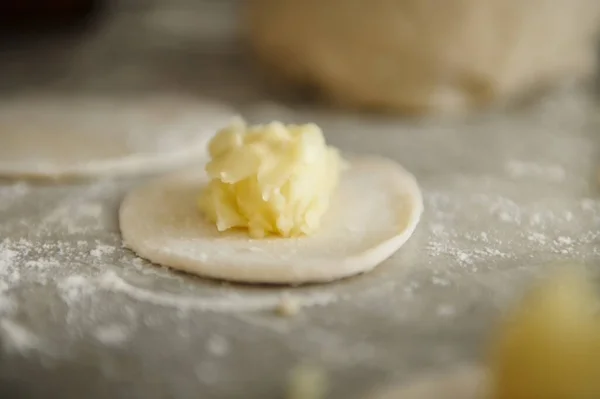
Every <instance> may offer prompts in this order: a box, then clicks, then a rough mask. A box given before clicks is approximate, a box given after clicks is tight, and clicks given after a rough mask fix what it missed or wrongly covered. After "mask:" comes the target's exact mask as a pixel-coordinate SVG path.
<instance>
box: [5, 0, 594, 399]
mask: <svg viewBox="0 0 600 399" xmlns="http://www.w3.org/2000/svg"><path fill="white" fill-rule="evenodd" d="M166 4H170V5H169V6H167V5H166ZM189 4H191V3H189V2H172V3H166V2H162V3H161V2H152V3H147V5H146V6H144V7H142V6H140V5H139V4H136V2H127V3H122V4H121V6H120V7H121V11H120V13H118V14H116V15H113V16H110V15H109V16H107V17H106V18H105V19H104V20H103V21H100V22H99V23H98V26H97V27H96V28H94V29H92V30H90V31H89V32H88V33H86V34H85V35H83V36H82V37H80V38H73V39H69V40H67V41H65V40H63V41H61V42H59V43H55V42H47V43H45V45H44V46H41V45H38V47H39V48H41V49H43V51H39V52H35V53H34V52H33V50H31V49H29V50H26V49H23V48H20V49H17V48H13V49H7V50H5V51H4V53H3V57H2V62H1V63H0V77H1V78H0V90H2V92H3V93H4V96H9V95H13V94H18V93H23V92H25V91H35V92H39V91H43V92H56V93H60V92H65V91H69V92H75V93H79V92H85V93H95V92H102V93H114V95H119V93H120V92H123V91H143V90H148V91H181V92H185V93H188V94H198V95H202V96H204V97H208V98H212V99H215V100H218V101H222V102H226V103H229V104H231V105H232V106H235V107H237V109H239V110H240V112H241V113H242V114H243V115H244V116H246V117H247V118H248V119H249V120H251V121H265V120H269V119H275V118H276V119H283V120H289V121H298V122H301V121H315V122H317V123H319V124H321V126H322V127H323V128H324V130H325V132H326V134H327V138H328V140H329V141H330V142H331V143H332V144H334V145H337V146H339V147H340V148H342V149H343V150H345V151H351V152H364V153H377V154H381V155H385V156H388V157H390V158H393V159H396V160H398V161H399V162H400V163H402V164H403V165H404V166H405V167H406V168H407V169H409V170H411V171H412V172H414V173H415V174H416V176H417V178H418V179H419V181H420V184H421V185H422V188H423V191H424V195H425V201H426V210H425V214H424V218H423V221H422V223H421V225H420V226H419V228H418V229H417V232H416V233H415V235H414V237H413V238H412V239H411V240H410V241H409V243H408V244H407V245H406V246H405V247H404V248H403V249H402V250H401V251H400V252H399V253H397V254H396V255H395V256H394V257H392V258H391V259H390V260H389V261H387V262H386V263H384V264H383V265H381V267H379V268H378V269H377V270H375V271H374V272H373V273H371V274H368V275H364V276H358V277H355V278H351V279H347V280H345V281H341V282H338V283H333V284H329V285H318V286H307V287H295V288H278V287H266V286H259V287H254V286H243V285H235V284H225V283H220V282H214V281H207V280H204V279H200V278H196V277H191V276H187V275H184V274H180V273H175V272H172V271H169V270H166V269H162V268H159V267H156V266H152V265H149V264H147V263H145V262H143V261H141V260H139V259H136V257H135V256H134V255H133V254H132V253H130V252H129V251H127V250H125V249H122V248H121V246H120V237H119V232H118V228H117V216H116V210H117V206H118V204H119V201H120V200H121V198H122V196H123V194H124V193H125V192H126V190H127V189H128V188H129V187H131V186H132V185H134V184H137V183H139V181H137V180H136V179H132V180H102V181H93V182H80V183H63V184H41V183H32V182H21V181H2V182H1V183H0V337H1V339H2V352H1V355H0V380H1V384H0V397H2V398H5V397H6V398H20V397H23V398H36V399H37V398H61V399H70V398H88V399H96V398H98V399H100V398H102V399H104V398H144V399H158V398H182V399H185V398H215V399H221V398H248V399H249V398H257V399H258V398H260V399H267V398H282V397H284V392H285V387H286V378H287V373H288V372H289V371H290V370H291V369H292V368H293V367H294V366H296V365H297V364H299V363H302V362H309V363H313V364H317V365H319V367H322V368H323V369H324V370H325V371H326V372H327V374H328V376H329V379H330V386H331V389H330V391H329V394H328V396H327V397H328V398H333V399H335V398H344V399H352V398H361V397H363V395H364V394H365V392H367V391H368V390H369V389H371V388H372V387H374V386H376V385H380V384H384V383H386V382H387V381H390V380H393V381H407V380H409V379H410V378H411V377H412V376H414V375H417V374H419V373H421V372H426V371H428V370H435V369H438V368H440V367H448V366H449V367H452V365H454V364H457V363H459V362H464V361H467V362H468V361H475V362H477V361H481V360H482V359H483V356H484V351H483V346H484V344H485V338H486V336H487V333H488V332H489V331H490V329H491V328H493V326H494V323H495V322H496V321H497V320H498V316H499V315H500V313H501V311H502V310H503V309H505V308H506V307H507V306H509V305H510V304H511V303H512V302H513V301H514V300H515V299H516V298H517V297H518V295H519V293H520V292H521V291H522V289H523V288H524V287H525V286H526V285H527V284H529V283H530V282H531V281H532V280H533V279H535V278H539V277H540V276H543V275H545V274H547V273H548V272H549V271H550V270H551V269H552V268H553V267H556V266H558V267H568V266H570V265H572V264H574V263H586V264H587V265H588V266H589V267H590V268H591V269H594V268H597V266H598V264H599V261H600V229H599V226H600V197H599V195H598V194H599V190H598V173H597V172H598V167H599V162H598V160H599V158H598V149H599V148H600V138H599V135H598V123H597V119H598V118H597V114H598V108H597V105H596V103H595V101H594V100H593V99H592V98H591V97H590V96H589V95H587V94H586V93H584V92H583V91H581V90H577V89H572V88H565V89H564V90H560V91H558V92H556V93H554V94H552V95H550V96H549V97H547V98H545V99H544V100H543V101H542V102H541V103H540V104H537V105H535V106H530V107H528V108H526V109H521V110H517V111H511V112H490V113H487V114H485V115H480V116H477V117H474V118H470V119H468V120H463V121H445V122H444V121H435V120H429V121H411V122H408V121H401V120H399V119H395V118H392V117H375V116H368V115H359V114H356V113H343V112H337V111H332V110H325V109H318V108H316V107H314V106H310V105H306V104H295V105H294V104H290V103H286V104H284V103H282V102H281V101H279V100H277V99H275V98H273V97H272V96H269V95H268V94H267V93H266V92H265V90H264V89H263V88H262V87H261V85H260V83H259V82H258V81H257V79H256V78H255V76H254V75H253V74H251V73H250V69H249V67H248V65H247V63H246V62H245V60H244V58H243V56H242V55H241V54H240V53H239V51H238V47H237V45H236V39H235V34H234V33H235V23H234V22H233V21H234V20H233V19H232V18H233V16H234V12H233V11H234V9H233V6H232V5H231V4H230V3H229V2H217V1H213V2H201V3H197V5H195V6H193V7H192V6H191V5H189ZM199 20H204V21H206V23H205V24H201V23H199V22H198V21H199ZM216 43H218V44H216ZM40 65H43V68H41V67H40ZM0 134H1V133H0ZM0 143H1V138H0ZM283 293H287V294H288V295H292V296H294V297H295V298H297V299H298V300H299V301H300V303H303V304H305V305H306V307H305V308H304V309H303V310H302V311H301V312H300V313H299V314H298V315H297V316H295V317H291V318H281V317H280V316H277V315H276V314H275V313H274V311H273V310H274V308H275V307H276V305H277V303H278V301H279V298H280V297H281V295H282V294H283Z"/></svg>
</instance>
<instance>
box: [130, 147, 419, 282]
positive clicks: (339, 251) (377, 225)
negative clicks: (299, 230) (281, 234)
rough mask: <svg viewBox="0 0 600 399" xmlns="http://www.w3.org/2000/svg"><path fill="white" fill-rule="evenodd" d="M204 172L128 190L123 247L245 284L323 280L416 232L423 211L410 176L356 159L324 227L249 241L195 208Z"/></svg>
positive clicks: (358, 267) (357, 269)
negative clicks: (303, 234)
mask: <svg viewBox="0 0 600 399" xmlns="http://www.w3.org/2000/svg"><path fill="white" fill-rule="evenodd" d="M206 183H207V177H206V174H205V173H204V172H203V171H202V169H200V168H199V169H197V170H190V171H187V172H180V173H176V174H172V175H170V176H167V177H164V178H161V179H158V180H155V181H153V182H150V183H148V184H146V185H143V186H141V187H139V188H136V189H134V190H133V191H131V192H130V193H129V194H128V195H127V196H126V198H125V199H124V201H123V203H122V204H121V209H120V227H121V233H122V235H123V240H124V242H125V245H126V246H127V247H128V248H130V249H132V250H133V251H135V252H136V253H137V254H138V255H139V256H141V257H144V258H146V259H148V260H150V261H152V262H154V263H158V264H161V265H164V266H170V267H173V268H175V269H180V270H184V271H187V272H190V273H194V274H197V275H201V276H206V277H212V278H219V279H225V280H233V281H241V282H250V283H278V284H299V283H308V282H325V281H331V280H336V279H341V278H344V277H348V276H351V275H354V274H358V273H363V272H367V271H369V270H371V269H373V268H374V267H375V266H377V265H378V264H379V263H381V262H382V261H384V260H385V259H387V258H388V257H389V256H391V255H392V254H393V253H394V252H395V251H396V250H398V248H400V246H402V244H404V243H405V242H406V240H408V238H409V237H410V236H411V234H412V233H413V231H414V229H415V227H416V226H417V223H418V222H419V218H420V216H421V213H422V210H423V200H422V196H421V192H420V190H419V187H418V185H417V182H416V180H415V178H414V177H413V176H412V175H411V174H409V173H408V172H406V171H405V170H404V169H403V168H402V167H401V166H399V165H398V164H396V163H395V162H392V161H390V160H386V159H382V158H373V157H370V158H358V159H354V160H352V161H351V162H350V167H349V168H348V170H346V171H344V173H343V174H342V178H341V181H340V185H339V187H338V190H337V193H336V195H335V196H334V198H333V199H332V204H331V206H330V210H329V211H328V213H327V214H326V215H325V217H324V221H323V226H322V228H321V229H320V230H319V231H318V232H317V233H316V234H314V235H312V236H309V237H300V238H267V239H250V238H249V237H248V235H247V233H246V232H243V231H228V232H224V233H219V232H218V231H217V230H216V228H215V226H214V225H212V224H211V223H209V222H208V221H206V220H205V219H204V218H203V216H202V215H201V214H200V212H199V211H198V207H197V198H198V195H199V193H200V192H201V190H202V187H203V186H204V185H205V184H206Z"/></svg>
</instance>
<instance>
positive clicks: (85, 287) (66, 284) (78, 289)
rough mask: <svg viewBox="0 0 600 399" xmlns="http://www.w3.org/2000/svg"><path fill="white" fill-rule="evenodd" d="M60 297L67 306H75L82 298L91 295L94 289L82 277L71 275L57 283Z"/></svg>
mask: <svg viewBox="0 0 600 399" xmlns="http://www.w3.org/2000/svg"><path fill="white" fill-rule="evenodd" d="M58 289H59V292H60V296H61V298H62V299H63V301H65V302H66V303H67V304H68V305H76V304H78V303H80V302H81V299H82V298H83V297H84V296H87V295H90V294H92V293H93V292H94V291H96V288H95V286H94V285H92V283H91V282H90V281H89V280H88V279H87V278H86V277H84V276H81V275H72V276H69V277H66V278H65V279H64V280H62V281H61V282H59V284H58Z"/></svg>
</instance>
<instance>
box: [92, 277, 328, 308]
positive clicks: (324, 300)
mask: <svg viewBox="0 0 600 399" xmlns="http://www.w3.org/2000/svg"><path fill="white" fill-rule="evenodd" d="M98 283H99V287H100V288H102V289H104V290H107V291H110V292H119V293H122V294H125V295H126V296H128V297H130V298H132V299H135V300H137V301H141V302H149V303H152V304H154V305H157V306H164V307H172V308H175V309H178V310H182V311H188V310H200V311H208V312H223V313H228V312H253V311H260V310H269V309H273V308H275V307H276V306H277V305H278V304H279V301H280V298H279V296H278V295H277V294H276V293H273V294H269V293H266V294H258V295H252V296H250V295H241V294H236V293H229V294H221V295H214V296H199V295H194V296H191V295H190V296H185V295H180V294H169V293H166V292H156V291H151V290H148V289H144V288H140V287H136V286H133V285H132V284H130V283H128V282H127V281H125V280H124V279H122V278H121V277H119V276H118V275H117V274H116V273H115V272H113V271H108V272H106V273H104V274H103V275H102V276H100V278H99V281H98ZM297 298H298V301H299V302H301V303H302V306H325V305H328V304H331V303H333V302H335V301H337V300H338V297H337V296H336V295H335V294H333V293H330V292H328V291H322V292H319V293H317V294H307V295H298V296H297Z"/></svg>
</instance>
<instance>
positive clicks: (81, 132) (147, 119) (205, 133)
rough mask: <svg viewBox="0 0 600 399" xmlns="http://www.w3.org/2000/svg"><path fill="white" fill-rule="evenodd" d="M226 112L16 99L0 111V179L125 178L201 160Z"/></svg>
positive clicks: (161, 101) (136, 101) (173, 105)
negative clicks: (114, 176)
mask: <svg viewBox="0 0 600 399" xmlns="http://www.w3.org/2000/svg"><path fill="white" fill-rule="evenodd" d="M234 115H235V114H234V112H233V111H231V110H229V109H228V108H226V107H223V106H220V105H217V104H214V103H211V102H207V101H202V100H195V99H190V98H185V97H152V96H148V95H145V96H140V97H129V98H127V97H125V98H122V97H121V98H100V97H98V98H94V97H86V98H80V97H62V98H60V97H59V98H50V97H22V98H18V99H15V100H12V101H10V102H9V101H5V102H3V103H1V104H0V132H1V134H0V176H5V177H36V178H69V177H91V176H99V175H128V174H136V173H140V172H145V173H149V172H156V171H164V170H167V169H172V168H176V167H181V166H183V165H186V164H189V163H191V162H198V161H200V160H203V159H205V158H206V156H207V155H206V145H207V142H208V140H209V139H210V138H211V136H212V135H213V134H214V133H215V131H216V130H218V129H219V128H220V127H222V126H224V125H226V124H227V123H229V121H230V120H231V118H232V117H233V116H234Z"/></svg>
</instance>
